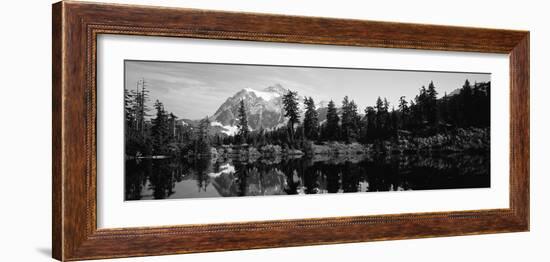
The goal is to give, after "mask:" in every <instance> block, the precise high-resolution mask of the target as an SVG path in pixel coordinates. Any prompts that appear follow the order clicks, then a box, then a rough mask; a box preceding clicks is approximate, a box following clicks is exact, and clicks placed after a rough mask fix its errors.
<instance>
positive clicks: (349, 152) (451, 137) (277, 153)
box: [210, 128, 490, 159]
mask: <svg viewBox="0 0 550 262" xmlns="http://www.w3.org/2000/svg"><path fill="white" fill-rule="evenodd" d="M489 133H490V131H489V129H488V128H485V129H482V128H468V129H462V128H459V129H456V130H453V131H451V132H445V133H439V134H436V135H433V136H427V137H414V136H412V135H410V134H408V133H406V132H402V133H400V134H399V135H398V136H396V138H394V139H392V140H386V141H379V142H376V143H373V144H361V143H357V142H353V143H349V144H346V143H342V142H324V143H321V144H315V143H313V142H309V143H307V144H305V145H304V146H303V148H301V149H291V148H283V147H281V146H279V145H272V144H268V145H264V146H261V147H254V146H250V145H247V144H242V145H223V146H221V147H217V148H214V147H213V148H211V153H210V155H211V156H212V157H214V158H241V159H243V158H244V159H246V158H252V159H258V158H260V157H264V158H270V157H271V158H273V157H294V158H295V157H302V156H311V157H313V156H325V157H326V156H328V157H330V156H354V155H363V154H425V153H437V152H464V151H487V150H489V148H490V139H489V137H490V136H489V135H490V134H489Z"/></svg>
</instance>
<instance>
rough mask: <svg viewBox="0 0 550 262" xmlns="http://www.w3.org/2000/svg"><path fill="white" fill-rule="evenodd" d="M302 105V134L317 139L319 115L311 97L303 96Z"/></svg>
mask: <svg viewBox="0 0 550 262" xmlns="http://www.w3.org/2000/svg"><path fill="white" fill-rule="evenodd" d="M304 105H305V108H306V112H305V116H304V135H305V137H306V138H308V139H310V140H314V139H317V136H318V132H319V119H318V118H319V117H318V113H317V110H316V108H315V102H314V101H313V98H311V97H309V98H307V97H306V98H304Z"/></svg>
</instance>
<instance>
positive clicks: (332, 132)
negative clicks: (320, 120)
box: [325, 100, 340, 141]
mask: <svg viewBox="0 0 550 262" xmlns="http://www.w3.org/2000/svg"><path fill="white" fill-rule="evenodd" d="M339 122H340V117H338V112H337V109H336V106H335V105H334V101H332V100H330V102H329V103H328V108H327V122H326V123H327V124H326V131H325V133H326V138H327V139H328V140H331V141H335V140H338V133H339Z"/></svg>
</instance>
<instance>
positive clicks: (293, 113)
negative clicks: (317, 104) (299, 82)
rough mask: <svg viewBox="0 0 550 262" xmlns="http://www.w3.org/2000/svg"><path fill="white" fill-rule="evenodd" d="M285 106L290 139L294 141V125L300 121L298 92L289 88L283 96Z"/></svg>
mask: <svg viewBox="0 0 550 262" xmlns="http://www.w3.org/2000/svg"><path fill="white" fill-rule="evenodd" d="M283 108H284V110H285V117H287V118H288V130H289V133H290V141H291V142H294V133H295V130H294V126H295V125H296V124H299V123H300V119H299V109H298V93H297V92H294V91H291V90H288V92H287V93H286V94H285V95H284V96H283Z"/></svg>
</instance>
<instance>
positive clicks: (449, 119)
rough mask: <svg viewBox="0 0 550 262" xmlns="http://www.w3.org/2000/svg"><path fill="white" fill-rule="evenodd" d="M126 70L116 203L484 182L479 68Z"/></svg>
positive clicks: (144, 64) (487, 84) (156, 66)
mask: <svg viewBox="0 0 550 262" xmlns="http://www.w3.org/2000/svg"><path fill="white" fill-rule="evenodd" d="M124 73H125V81H124V122H125V125H124V138H125V139H124V140H125V141H124V147H125V148H124V153H125V156H124V157H125V166H124V167H125V168H124V170H125V174H124V180H125V182H124V186H125V190H124V192H125V193H124V200H126V201H134V200H158V199H189V198H213V197H243V196H246V197H254V196H274V195H308V194H335V193H367V192H389V191H411V190H413V191H414V190H443V189H473V188H489V187H490V185H491V176H490V125H491V119H490V115H491V112H490V109H491V99H490V97H491V95H490V94H491V92H490V89H491V74H489V73H481V72H439V71H411V70H386V69H366V68H364V69H363V68H328V67H300V66H280V65H249V64H220V63H196V62H172V61H140V60H126V61H125V62H124ZM296 197H300V196H296Z"/></svg>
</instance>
